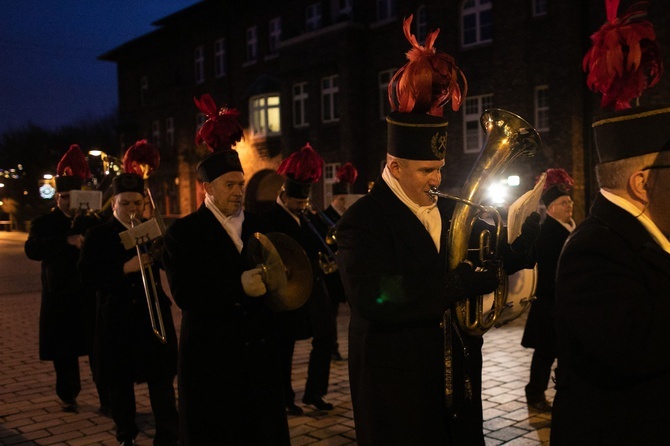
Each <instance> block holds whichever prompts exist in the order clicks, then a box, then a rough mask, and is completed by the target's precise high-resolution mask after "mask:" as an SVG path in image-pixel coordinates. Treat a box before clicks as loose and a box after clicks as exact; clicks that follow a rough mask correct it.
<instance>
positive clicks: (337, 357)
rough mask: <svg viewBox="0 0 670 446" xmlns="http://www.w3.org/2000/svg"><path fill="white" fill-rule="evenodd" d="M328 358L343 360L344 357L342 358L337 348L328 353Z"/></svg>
mask: <svg viewBox="0 0 670 446" xmlns="http://www.w3.org/2000/svg"><path fill="white" fill-rule="evenodd" d="M330 359H332V360H333V361H344V359H342V355H340V352H338V351H337V350H335V351H334V352H333V353H331V354H330Z"/></svg>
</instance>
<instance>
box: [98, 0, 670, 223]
mask: <svg viewBox="0 0 670 446" xmlns="http://www.w3.org/2000/svg"><path fill="white" fill-rule="evenodd" d="M631 3H633V2H632V1H626V0H622V2H621V6H620V12H621V11H623V10H624V9H625V7H626V6H627V5H629V4H631ZM661 3H662V2H660V1H654V2H653V3H652V4H651V6H650V8H649V20H650V21H652V23H653V24H654V26H655V30H656V33H657V39H658V40H659V42H660V45H661V47H662V48H666V47H668V44H667V43H668V41H669V40H670V38H669V35H668V33H669V31H668V30H670V27H668V26H667V25H668V18H667V17H668V16H669V14H668V12H667V11H665V10H663V9H662V5H661ZM410 14H413V17H414V18H413V23H412V31H413V33H414V34H415V35H416V36H417V38H418V40H419V41H420V42H422V41H423V39H425V36H426V34H427V33H428V32H430V31H432V30H434V29H436V28H440V30H441V32H440V34H439V37H438V39H437V42H436V44H435V47H436V48H438V49H439V50H441V51H445V52H447V53H448V54H450V55H452V56H453V57H454V58H455V60H456V63H457V64H458V66H459V67H460V68H461V70H462V71H463V72H464V73H465V76H466V77H467V80H468V86H469V91H468V96H467V97H466V98H465V101H464V103H463V105H462V107H461V109H460V110H459V111H457V112H452V111H451V110H450V107H448V106H447V107H445V116H448V117H449V120H450V124H449V138H448V155H447V163H446V166H445V170H444V171H443V178H444V179H443V186H442V187H443V189H444V190H446V191H449V192H451V193H456V194H457V193H458V192H459V191H460V189H461V187H462V186H463V184H464V182H465V180H466V178H467V176H468V174H469V172H470V170H471V168H472V166H473V165H474V163H475V161H476V159H477V155H478V154H479V152H480V149H481V148H482V147H483V146H484V145H486V144H489V145H490V144H495V143H496V142H495V141H490V140H488V139H487V135H486V133H485V132H484V130H482V129H481V127H480V125H479V118H480V115H481V114H482V112H483V111H484V110H486V109H488V108H501V109H505V110H508V111H511V112H513V113H515V114H518V115H520V116H521V117H523V118H525V119H526V120H527V121H528V122H529V123H530V124H531V125H533V126H534V127H535V128H536V130H537V131H538V132H539V134H540V135H541V137H542V142H543V146H542V149H541V151H540V152H539V153H538V154H537V155H536V156H535V157H533V158H520V159H518V160H516V161H515V162H513V163H512V164H511V165H510V166H509V167H508V168H507V169H506V172H505V175H517V176H518V177H519V185H518V186H517V187H516V188H513V187H512V188H510V190H509V191H508V192H509V197H508V201H509V200H513V199H514V198H516V197H517V196H519V195H521V193H523V192H525V191H526V190H528V189H530V188H531V187H532V186H533V184H534V181H535V178H536V176H537V175H539V173H541V172H542V171H544V170H545V169H547V168H550V167H564V168H565V169H567V170H568V171H569V172H571V173H572V175H573V177H574V178H575V180H576V187H575V197H574V198H575V201H576V204H577V206H576V207H575V218H576V220H578V221H579V220H581V219H582V218H583V217H584V215H585V214H586V212H587V210H588V206H589V204H590V199H591V197H592V196H593V194H594V193H595V191H596V187H597V186H596V183H595V177H594V174H593V166H594V164H595V150H594V148H593V147H592V137H591V127H590V124H591V121H592V119H593V116H594V115H595V114H597V113H599V112H600V108H599V101H600V97H599V96H597V95H596V94H594V93H592V92H590V91H589V90H588V89H587V88H586V81H585V74H584V72H583V70H582V59H583V57H584V55H585V54H586V52H587V51H588V49H589V48H590V46H591V42H590V40H589V36H590V35H591V34H592V33H593V32H594V31H596V30H597V29H598V28H599V27H600V26H601V25H602V24H603V23H605V20H606V17H605V2H604V0H602V1H600V0H593V1H582V0H567V1H556V0H286V1H282V2H266V1H257V0H247V1H246V2H229V1H225V0H202V1H201V2H199V3H197V4H195V5H193V6H191V7H189V8H187V9H184V10H182V11H179V12H177V13H175V14H173V15H170V16H168V17H165V18H163V19H161V20H159V21H157V22H155V23H154V25H155V26H156V30H155V31H153V32H151V33H149V34H147V35H144V36H141V37H140V38H138V39H135V40H133V41H130V42H127V43H125V44H123V45H121V46H120V47H118V48H115V49H113V50H111V51H109V52H107V53H105V54H104V55H102V56H100V58H101V59H103V60H107V61H111V62H114V63H116V64H117V71H118V90H119V122H120V124H119V129H118V134H119V147H118V150H117V151H118V153H119V154H120V153H122V151H123V150H124V148H126V147H128V146H130V145H131V144H133V143H134V142H135V141H136V140H138V139H141V138H147V139H148V140H150V141H153V142H154V143H155V144H156V145H158V147H159V148H160V151H161V166H160V168H159V169H158V170H157V171H156V172H155V173H154V177H153V178H152V179H151V181H152V188H153V189H154V195H155V196H157V197H159V198H158V200H157V201H158V207H159V209H160V210H161V211H162V212H164V213H165V214H166V215H168V216H175V217H176V216H180V215H185V214H187V213H189V212H191V211H193V210H194V209H195V208H196V207H197V205H198V204H199V202H200V200H201V196H200V192H199V189H198V185H197V182H196V180H195V176H194V172H195V165H196V164H197V162H198V161H199V159H201V158H202V157H203V156H204V155H206V149H205V147H198V146H196V144H195V142H194V139H195V134H196V132H197V129H198V127H199V126H200V125H201V124H202V123H203V122H204V119H205V118H204V116H203V115H202V114H200V113H199V111H198V109H197V108H196V107H195V104H194V102H193V97H199V96H201V95H202V94H204V93H209V94H210V95H212V97H213V98H214V100H215V101H216V103H217V105H219V106H227V107H233V108H237V109H238V110H240V112H241V117H242V119H241V121H242V124H243V126H244V127H245V129H246V131H245V139H244V141H243V142H241V143H240V144H238V146H237V149H238V151H239V152H240V157H241V159H242V162H243V166H244V168H245V173H246V177H247V180H248V188H247V189H248V191H247V203H246V206H247V207H248V208H250V209H254V210H260V208H262V206H263V205H264V203H267V202H270V201H274V198H275V195H276V192H277V189H278V188H279V186H280V184H281V180H280V179H278V178H277V177H276V175H275V174H274V170H275V169H276V168H277V167H278V166H279V163H280V162H281V160H282V159H283V158H284V157H286V156H288V155H290V154H291V153H292V152H294V151H296V150H298V149H300V148H301V147H302V146H303V145H305V144H306V143H307V142H309V143H310V144H311V145H312V147H314V148H315V150H317V151H318V152H319V153H320V154H321V155H322V156H323V158H324V160H325V161H326V168H325V172H324V178H323V180H322V181H321V182H320V183H319V186H320V187H316V188H314V192H313V201H314V203H315V204H316V205H317V207H322V206H325V205H327V202H328V201H329V198H330V187H331V186H330V185H331V183H332V182H333V180H334V174H335V169H336V167H337V166H338V165H339V164H342V163H345V162H348V161H350V162H352V163H354V165H355V166H356V167H357V168H358V170H359V180H357V182H356V184H355V185H354V191H353V192H354V193H365V192H366V191H367V188H368V184H369V182H372V181H375V180H376V179H377V177H378V176H379V174H380V171H381V168H382V166H383V161H384V159H385V150H386V121H385V116H386V115H387V113H388V112H389V105H388V100H387V86H388V82H389V80H390V79H391V77H392V75H393V73H394V72H395V70H397V69H398V68H399V67H401V66H402V65H403V64H404V63H405V62H406V59H405V53H406V52H407V51H408V50H409V49H410V44H409V42H408V41H407V40H406V39H405V37H404V35H403V31H402V21H403V19H404V18H405V17H408V16H409V15H410ZM666 60H667V57H666ZM669 84H670V82H668V80H667V79H666V78H665V77H664V78H663V80H662V81H661V82H660V83H659V84H658V85H657V86H655V87H654V88H653V89H650V90H648V91H647V92H646V93H645V95H644V97H643V98H642V102H643V103H650V102H657V103H658V102H670V100H669V99H670V85H669ZM499 181H500V182H501V183H502V184H504V183H505V181H506V176H505V177H501V178H500V179H499Z"/></svg>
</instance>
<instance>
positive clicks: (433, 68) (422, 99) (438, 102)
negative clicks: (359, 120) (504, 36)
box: [388, 15, 468, 116]
mask: <svg viewBox="0 0 670 446" xmlns="http://www.w3.org/2000/svg"><path fill="white" fill-rule="evenodd" d="M412 17H413V15H410V16H409V17H408V18H406V19H405V21H404V22H403V31H404V33H405V37H406V38H407V40H408V41H409V43H411V44H412V49H410V50H409V51H408V52H407V59H408V60H409V62H407V63H406V64H405V65H404V66H402V67H401V68H400V69H399V70H398V71H397V72H396V73H395V74H394V75H393V78H392V79H391V82H390V83H389V86H388V96H389V102H390V103H391V108H392V110H393V111H399V112H402V113H409V112H415V113H428V114H430V115H433V116H442V107H444V106H445V105H446V103H447V102H448V101H449V100H451V108H452V110H454V111H457V110H458V109H459V108H460V107H461V103H462V102H463V99H464V98H465V96H466V95H467V92H468V82H467V80H466V79H465V75H464V74H463V72H462V71H461V70H460V69H459V68H458V67H457V66H456V62H455V60H454V58H453V57H451V56H450V55H448V54H446V53H443V52H441V51H436V49H435V48H434V47H433V45H434V43H435V39H437V36H438V34H439V33H440V29H439V28H438V29H436V30H435V31H433V32H431V33H430V34H428V36H427V37H426V44H425V46H421V45H419V43H418V42H417V40H416V37H415V36H414V35H413V34H412V33H411V31H410V26H411V24H412ZM459 80H462V83H463V88H461V86H460V85H459Z"/></svg>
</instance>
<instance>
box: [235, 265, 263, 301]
mask: <svg viewBox="0 0 670 446" xmlns="http://www.w3.org/2000/svg"><path fill="white" fill-rule="evenodd" d="M262 271H263V269H262V268H254V269H250V270H248V271H245V272H243V273H242V277H241V280H242V288H243V289H244V293H245V294H246V295H247V296H249V297H259V296H262V295H263V294H265V293H266V292H267V290H266V288H265V283H263V275H262V274H261V272H262Z"/></svg>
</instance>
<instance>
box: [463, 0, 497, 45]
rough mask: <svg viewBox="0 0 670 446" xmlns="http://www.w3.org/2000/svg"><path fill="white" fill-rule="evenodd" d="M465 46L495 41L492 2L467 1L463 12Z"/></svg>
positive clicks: (480, 0) (485, 0) (481, 0)
mask: <svg viewBox="0 0 670 446" xmlns="http://www.w3.org/2000/svg"><path fill="white" fill-rule="evenodd" d="M461 18H462V22H463V26H462V27H461V28H462V30H463V31H462V35H461V39H462V42H463V46H464V47H467V46H472V45H476V44H479V43H486V42H490V41H491V40H493V17H492V15H491V0H466V1H465V2H464V3H463V9H462V10H461Z"/></svg>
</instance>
